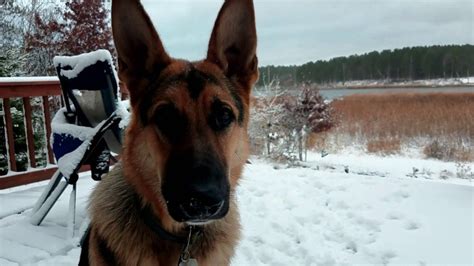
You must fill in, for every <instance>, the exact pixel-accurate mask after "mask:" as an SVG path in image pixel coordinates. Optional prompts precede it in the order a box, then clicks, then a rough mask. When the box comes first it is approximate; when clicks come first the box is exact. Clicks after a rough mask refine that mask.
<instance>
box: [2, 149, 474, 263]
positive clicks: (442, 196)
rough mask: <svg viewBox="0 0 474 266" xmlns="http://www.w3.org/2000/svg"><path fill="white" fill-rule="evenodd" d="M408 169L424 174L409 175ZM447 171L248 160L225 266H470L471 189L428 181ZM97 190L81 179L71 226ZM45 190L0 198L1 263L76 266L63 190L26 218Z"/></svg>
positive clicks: (362, 162) (380, 162)
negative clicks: (35, 221) (36, 215)
mask: <svg viewBox="0 0 474 266" xmlns="http://www.w3.org/2000/svg"><path fill="white" fill-rule="evenodd" d="M413 166H417V167H420V168H422V167H425V168H426V169H427V170H430V171H431V172H433V175H432V178H431V179H426V178H423V177H420V178H414V177H410V176H408V175H409V174H410V172H411V171H412V170H411V168H412V167H413ZM345 167H347V168H348V169H349V173H345V172H344V169H345ZM453 167H454V166H453V165H452V164H450V163H443V162H439V161H433V160H421V159H420V160H414V159H411V158H402V157H393V158H390V157H389V158H381V157H376V156H361V155H350V154H349V155H335V154H329V155H328V156H326V157H324V158H321V157H320V155H319V154H316V153H310V154H309V162H307V163H306V164H305V165H304V167H300V168H286V167H284V166H282V165H274V164H272V163H269V162H266V161H263V160H260V159H252V164H250V165H247V166H246V170H245V171H244V175H243V178H242V180H241V182H240V185H239V188H238V190H237V198H238V204H239V208H240V212H241V222H242V239H241V241H240V243H239V246H238V247H237V252H236V255H235V257H234V258H233V261H232V265H344V264H378V265H381V264H389V265H395V264H404V265H406V264H412V265H415V264H416V265H425V264H426V265H430V264H461V265H472V264H473V263H474V260H473V254H474V247H473V237H474V229H473V224H474V221H473V219H474V218H473V207H474V206H473V204H474V197H473V196H474V186H473V184H472V183H470V182H469V181H468V180H464V179H457V178H456V177H455V176H454V177H452V178H448V179H446V180H444V179H439V178H435V177H436V176H437V175H436V173H437V172H439V171H442V170H446V169H447V170H450V171H455V168H453ZM318 169H319V170H318ZM95 184H96V182H95V181H92V180H91V179H90V178H89V177H88V176H87V175H84V174H82V175H81V177H80V178H79V181H78V185H77V200H78V204H77V211H78V213H77V217H76V221H77V223H76V230H80V224H81V223H82V221H83V220H84V217H85V206H86V202H87V198H88V196H89V194H90V192H91V190H92V188H93V187H94V185H95ZM45 185H46V183H45V182H41V183H37V184H34V185H28V186H24V187H19V188H13V189H9V190H8V191H7V192H5V193H0V206H2V208H1V209H0V210H1V212H0V265H10V264H11V265H17V263H20V264H24V265H77V262H78V258H79V254H80V249H79V248H78V247H76V246H75V242H74V241H77V240H74V241H73V240H68V238H67V237H66V235H67V228H66V223H67V213H68V205H69V203H68V197H67V196H64V195H67V194H68V193H65V194H63V196H62V197H61V198H60V200H59V201H58V203H57V204H56V205H55V207H54V208H53V209H52V211H51V212H50V214H49V215H48V216H47V217H46V219H45V221H44V222H43V224H42V225H41V226H39V227H35V226H33V225H31V224H29V222H28V214H29V213H28V210H29V208H31V207H32V205H33V204H34V202H35V200H36V199H37V198H38V197H39V195H40V193H41V191H42V189H43V188H44V186H45ZM70 189H71V187H68V191H70ZM76 232H77V231H76Z"/></svg>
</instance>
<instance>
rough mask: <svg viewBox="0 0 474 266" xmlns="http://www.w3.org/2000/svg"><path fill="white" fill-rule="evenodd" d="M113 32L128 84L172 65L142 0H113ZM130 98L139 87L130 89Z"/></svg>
mask: <svg viewBox="0 0 474 266" xmlns="http://www.w3.org/2000/svg"><path fill="white" fill-rule="evenodd" d="M112 31H113V35H114V42H115V47H116V49H117V53H118V61H119V73H120V76H121V77H122V78H123V79H124V81H125V82H126V83H127V85H130V83H131V84H136V82H138V81H139V80H140V79H143V78H145V77H149V76H150V75H152V74H159V71H160V70H163V69H164V68H165V67H166V66H167V65H168V64H170V62H171V58H170V57H169V56H168V54H167V53H166V51H165V49H164V47H163V44H162V43H161V40H160V37H159V36H158V33H157V32H156V30H155V28H154V27H153V24H152V22H151V20H150V18H149V17H148V15H147V14H146V12H145V10H144V8H143V6H142V5H141V4H140V1H139V0H113V1H112ZM129 90H130V94H131V95H130V96H131V98H132V100H133V98H134V97H135V95H136V96H137V97H139V94H140V91H137V90H139V88H132V87H130V86H129Z"/></svg>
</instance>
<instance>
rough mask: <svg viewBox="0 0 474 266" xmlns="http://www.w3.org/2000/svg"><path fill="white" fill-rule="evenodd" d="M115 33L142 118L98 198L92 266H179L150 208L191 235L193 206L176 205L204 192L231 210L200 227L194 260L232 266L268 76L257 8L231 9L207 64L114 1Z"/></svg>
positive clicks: (240, 3)
mask: <svg viewBox="0 0 474 266" xmlns="http://www.w3.org/2000/svg"><path fill="white" fill-rule="evenodd" d="M112 26H113V34H114V41H115V45H116V48H117V52H118V58H119V60H118V61H119V76H120V78H121V80H122V81H123V82H125V84H126V85H127V88H128V89H129V91H130V102H131V109H132V118H131V122H130V124H129V125H128V128H127V130H126V133H125V141H124V150H123V154H122V160H121V162H120V163H119V164H118V165H117V166H116V167H115V168H114V169H113V170H112V171H111V173H109V174H108V175H107V176H106V177H105V178H104V180H103V181H101V182H100V183H99V184H98V186H97V188H96V189H95V191H94V192H93V194H92V197H91V202H90V216H91V228H90V235H89V237H88V239H87V241H86V243H85V244H84V246H83V254H82V255H83V256H85V257H86V261H88V263H89V264H90V265H154V266H156V265H176V264H177V262H178V258H179V255H180V252H181V249H182V247H183V246H182V244H179V243H176V242H173V241H169V240H165V239H163V238H161V237H160V236H159V235H157V234H156V233H155V232H154V231H153V230H151V229H150V228H149V227H148V226H147V225H146V224H145V222H144V220H143V217H142V210H143V209H144V208H146V207H149V208H151V209H152V211H153V215H154V217H156V220H157V222H158V223H159V224H160V225H161V226H162V228H163V229H165V230H166V231H168V232H170V233H172V234H176V235H182V234H184V233H185V228H186V225H187V224H188V223H187V221H186V217H187V216H186V215H188V212H186V213H185V216H186V217H184V218H182V216H183V215H184V214H183V213H180V212H181V211H182V208H183V207H182V206H183V205H182V204H181V205H179V208H177V207H176V206H174V205H173V204H174V203H173V202H178V203H180V202H187V200H189V199H187V198H186V197H187V195H188V194H189V193H194V192H195V191H194V190H196V188H199V189H201V188H203V191H204V192H202V191H198V192H196V193H201V192H202V193H204V194H205V193H208V194H209V195H208V196H210V197H211V198H212V197H213V196H214V194H219V195H220V196H219V197H221V198H222V199H225V200H222V201H220V202H225V203H222V204H223V205H222V204H221V205H219V206H220V207H222V206H223V207H222V208H220V207H219V211H218V212H216V214H215V215H214V216H209V221H207V222H208V223H206V224H204V225H199V227H200V230H201V231H202V235H201V236H200V238H198V240H197V242H196V243H195V244H193V246H192V250H191V254H192V256H193V257H194V258H196V259H197V261H198V263H199V265H228V264H229V263H230V260H231V258H232V256H233V254H234V248H235V246H236V244H237V241H238V238H239V230H240V225H239V214H238V210H237V206H236V202H235V195H234V192H235V187H236V185H237V183H238V179H239V177H240V175H241V173H242V168H243V166H244V164H245V162H246V160H247V157H248V144H247V142H248V136H247V124H248V119H249V98H250V91H251V88H252V86H253V85H254V83H255V81H256V80H257V77H258V71H257V57H256V42H257V41H256V29H255V15H254V9H253V3H252V1H251V0H226V1H225V3H224V5H223V7H222V9H221V11H220V12H219V15H218V17H217V20H216V22H215V25H214V30H213V31H212V34H211V38H210V43H209V48H208V53H207V58H206V59H204V60H202V61H199V62H188V61H185V60H177V59H173V58H171V57H170V56H169V55H168V54H167V53H166V52H165V50H164V47H163V45H162V43H161V40H160V38H159V36H158V34H157V32H156V31H155V29H154V27H153V25H152V23H151V21H150V19H149V17H148V16H147V14H146V13H145V11H144V9H143V7H142V6H141V4H140V2H139V1H138V0H113V1H112ZM190 28H192V27H190ZM201 183H203V184H204V185H202V184H201ZM208 188H209V191H212V193H214V192H215V193H214V194H212V193H211V192H209V191H207V190H206V189H208ZM186 189H187V190H186ZM199 189H198V190H199ZM190 191H191V192H190ZM211 194H212V195H211ZM216 197H217V196H216ZM178 203H176V204H178ZM203 205H204V203H203ZM206 210H207V209H206ZM213 210H214V209H213ZM199 217H201V216H199ZM203 217H204V216H203Z"/></svg>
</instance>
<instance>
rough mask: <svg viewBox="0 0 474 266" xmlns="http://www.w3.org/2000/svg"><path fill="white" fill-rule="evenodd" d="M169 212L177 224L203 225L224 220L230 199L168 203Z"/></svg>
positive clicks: (198, 199)
mask: <svg viewBox="0 0 474 266" xmlns="http://www.w3.org/2000/svg"><path fill="white" fill-rule="evenodd" d="M167 207H168V212H169V214H170V216H171V217H172V218H173V219H174V220H175V221H177V222H184V223H187V224H189V225H203V224H208V223H210V222H212V221H213V220H218V219H221V218H223V217H224V216H225V215H226V214H227V212H228V211H229V201H228V199H223V200H219V201H212V202H211V201H209V200H207V201H206V200H204V199H200V198H196V197H191V198H189V199H188V200H185V201H182V202H171V201H167Z"/></svg>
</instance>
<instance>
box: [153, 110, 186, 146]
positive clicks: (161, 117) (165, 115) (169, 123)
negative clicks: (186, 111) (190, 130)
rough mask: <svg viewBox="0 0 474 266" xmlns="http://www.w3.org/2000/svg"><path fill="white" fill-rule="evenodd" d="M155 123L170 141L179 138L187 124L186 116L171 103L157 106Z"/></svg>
mask: <svg viewBox="0 0 474 266" xmlns="http://www.w3.org/2000/svg"><path fill="white" fill-rule="evenodd" d="M155 123H156V125H157V127H158V129H159V130H160V131H161V133H163V135H165V136H166V138H168V140H170V141H175V140H179V139H180V138H181V136H182V135H183V134H184V132H185V131H186V126H187V120H186V117H185V116H184V115H182V114H181V113H180V112H179V111H178V110H177V109H176V108H175V107H174V106H172V105H165V106H162V107H158V109H157V110H156V112H155Z"/></svg>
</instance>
